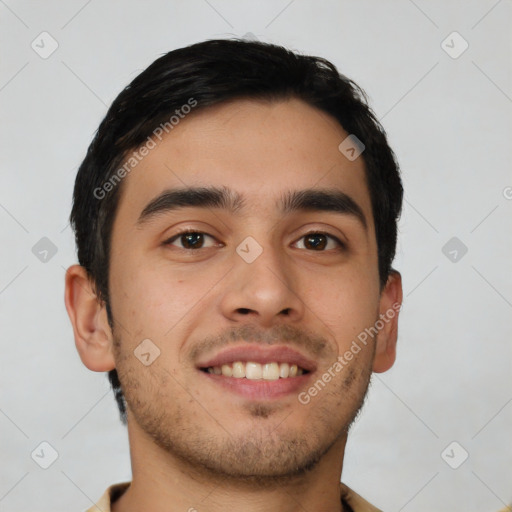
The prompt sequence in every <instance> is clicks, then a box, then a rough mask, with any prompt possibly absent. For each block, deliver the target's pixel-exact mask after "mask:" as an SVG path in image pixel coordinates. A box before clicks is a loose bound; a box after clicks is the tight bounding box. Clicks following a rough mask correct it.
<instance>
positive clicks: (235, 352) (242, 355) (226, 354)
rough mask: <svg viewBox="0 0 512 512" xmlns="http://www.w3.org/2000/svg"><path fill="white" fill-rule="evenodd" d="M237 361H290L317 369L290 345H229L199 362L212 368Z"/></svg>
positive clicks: (303, 366) (310, 368)
mask: <svg viewBox="0 0 512 512" xmlns="http://www.w3.org/2000/svg"><path fill="white" fill-rule="evenodd" d="M236 361H244V362H248V361H251V362H253V363H260V364H265V363H289V364H296V365H297V366H299V367H300V368H303V369H304V370H307V371H309V372H314V371H315V370H316V364H315V362H314V361H312V360H311V359H309V358H308V357H306V356H304V355H302V354H301V353H300V352H298V351H296V350H295V349H293V348H291V347H289V346H283V345H281V346H272V347H267V346H261V345H244V346H238V347H229V348H227V349H225V350H222V351H221V352H219V353H218V354H216V355H215V356H214V357H212V358H211V359H208V360H204V361H200V362H198V363H197V367H198V368H210V367H214V366H222V365H223V364H231V363H234V362H236Z"/></svg>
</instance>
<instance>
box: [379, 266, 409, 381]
mask: <svg viewBox="0 0 512 512" xmlns="http://www.w3.org/2000/svg"><path fill="white" fill-rule="evenodd" d="M402 295H403V292H402V276H401V275H400V273H399V272H397V271H396V270H392V271H391V273H390V275H389V277H388V281H387V283H386V286H385V287H384V289H383V290H382V293H381V298H380V306H379V320H378V321H377V325H378V327H379V331H378V334H377V341H376V343H377V346H376V349H375V357H374V359H373V371H374V372H376V373H382V372H385V371H387V370H389V369H390V368H391V367H392V366H393V364H394V362H395V359H396V343H397V338H398V314H399V311H400V308H401V306H402Z"/></svg>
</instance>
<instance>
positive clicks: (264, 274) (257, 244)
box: [223, 232, 302, 323]
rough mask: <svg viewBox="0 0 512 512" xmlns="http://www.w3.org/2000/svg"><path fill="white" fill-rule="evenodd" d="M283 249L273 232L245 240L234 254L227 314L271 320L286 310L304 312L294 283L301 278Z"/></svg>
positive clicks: (228, 291) (296, 314)
mask: <svg viewBox="0 0 512 512" xmlns="http://www.w3.org/2000/svg"><path fill="white" fill-rule="evenodd" d="M283 250H284V248H283V247H281V245H280V243H279V242H278V241H277V240H275V239H274V238H273V237H272V234H271V233H269V232H267V233H262V232H258V234H255V235H254V236H253V235H250V236H247V237H246V238H245V239H243V240H242V242H241V243H240V244H239V245H238V246H237V247H236V252H235V254H234V255H233V256H234V257H233V271H232V272H231V273H230V274H231V277H230V283H229V286H228V287H227V289H226V294H225V296H224V301H223V310H224V314H225V315H226V316H229V317H233V316H236V315H239V314H247V313H250V314H252V315H256V316H258V317H259V320H260V321H261V322H264V323H271V322H272V319H273V318H274V317H277V316H278V315H282V314H283V313H284V314H286V315H294V316H295V317H298V316H301V315H302V303H301V301H300V300H299V298H298V294H297V290H295V286H294V284H295V285H297V279H294V278H295V276H294V275H293V269H292V268H291V267H289V266H288V265H287V262H286V255H285V254H284V252H283Z"/></svg>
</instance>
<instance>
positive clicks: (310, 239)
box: [299, 231, 345, 252]
mask: <svg viewBox="0 0 512 512" xmlns="http://www.w3.org/2000/svg"><path fill="white" fill-rule="evenodd" d="M302 239H304V246H305V248H306V249H310V248H312V249H313V250H314V251H316V252H323V250H324V249H326V247H327V245H328V239H330V240H333V241H334V242H335V243H336V244H337V245H338V248H341V249H345V244H344V243H343V242H341V241H340V240H339V239H338V238H336V237H335V236H333V235H330V234H329V233H324V232H322V231H311V232H310V233H307V234H305V235H303V236H302V237H301V238H300V239H299V240H302ZM334 249H336V247H334Z"/></svg>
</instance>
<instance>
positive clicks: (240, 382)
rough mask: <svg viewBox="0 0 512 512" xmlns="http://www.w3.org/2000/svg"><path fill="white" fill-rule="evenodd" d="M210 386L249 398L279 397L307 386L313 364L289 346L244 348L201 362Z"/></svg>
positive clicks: (198, 366)
mask: <svg viewBox="0 0 512 512" xmlns="http://www.w3.org/2000/svg"><path fill="white" fill-rule="evenodd" d="M196 367H197V369H198V370H199V371H200V372H201V373H202V375H204V376H205V377H206V378H208V380H209V382H210V383H212V384H218V385H220V386H222V387H223V388H224V389H226V390H229V391H232V392H234V393H236V394H238V395H242V396H244V397H245V398H249V399H258V400H261V399H272V398H280V397H283V396H285V395H289V394H291V393H297V392H298V391H299V389H300V388H301V387H303V386H305V385H306V383H307V381H308V380H309V378H310V376H311V374H312V373H313V372H314V371H315V370H316V364H315V363H314V362H313V361H311V360H310V359H308V358H307V357H305V356H303V355H302V354H300V353H299V352H297V351H295V350H293V349H291V348H290V347H264V346H252V347H251V346H244V347H234V348H230V349H227V350H225V351H223V352H221V353H220V354H217V355H216V356H215V357H213V358H211V359H209V360H207V361H204V362H200V363H198V364H197V365H196Z"/></svg>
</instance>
